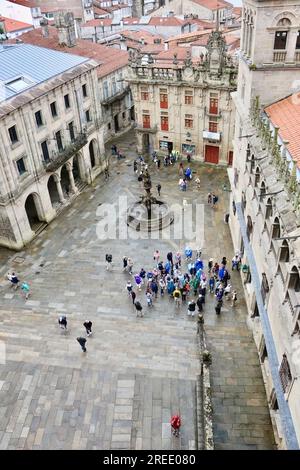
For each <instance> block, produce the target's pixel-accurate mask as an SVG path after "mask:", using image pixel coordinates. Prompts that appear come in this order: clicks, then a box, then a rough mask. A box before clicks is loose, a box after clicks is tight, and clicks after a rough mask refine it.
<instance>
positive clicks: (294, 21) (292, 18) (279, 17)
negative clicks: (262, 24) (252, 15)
mask: <svg viewBox="0 0 300 470" xmlns="http://www.w3.org/2000/svg"><path fill="white" fill-rule="evenodd" d="M284 19H286V20H289V21H290V25H280V24H279V23H280V21H281V20H284ZM283 26H284V27H288V28H289V27H290V26H297V18H296V16H295V15H294V13H292V12H291V11H283V12H282V13H279V14H278V15H276V16H275V17H274V19H273V22H272V27H273V28H276V27H283Z"/></svg>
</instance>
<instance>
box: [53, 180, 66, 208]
mask: <svg viewBox="0 0 300 470" xmlns="http://www.w3.org/2000/svg"><path fill="white" fill-rule="evenodd" d="M60 181H61V180H60V179H58V178H57V179H55V184H56V189H57V192H58V197H59V201H60V202H61V203H62V204H64V202H66V200H65V198H64V194H63V190H62V187H61V182H60Z"/></svg>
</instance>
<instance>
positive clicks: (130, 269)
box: [127, 258, 133, 274]
mask: <svg viewBox="0 0 300 470" xmlns="http://www.w3.org/2000/svg"><path fill="white" fill-rule="evenodd" d="M127 265H128V272H129V274H132V268H133V261H132V259H131V258H128V259H127Z"/></svg>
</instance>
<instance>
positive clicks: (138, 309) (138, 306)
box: [134, 300, 144, 317]
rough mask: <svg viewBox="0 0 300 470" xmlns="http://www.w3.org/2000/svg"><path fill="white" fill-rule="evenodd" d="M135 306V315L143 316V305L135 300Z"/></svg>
mask: <svg viewBox="0 0 300 470" xmlns="http://www.w3.org/2000/svg"><path fill="white" fill-rule="evenodd" d="M134 306H135V310H136V316H137V317H143V316H144V314H143V307H142V305H141V303H140V302H139V301H138V300H137V301H136V302H135V304H134Z"/></svg>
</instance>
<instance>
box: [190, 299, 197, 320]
mask: <svg viewBox="0 0 300 470" xmlns="http://www.w3.org/2000/svg"><path fill="white" fill-rule="evenodd" d="M195 310H196V303H195V301H194V300H190V301H189V303H188V315H189V316H190V315H192V317H193V316H194V315H195Z"/></svg>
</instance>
